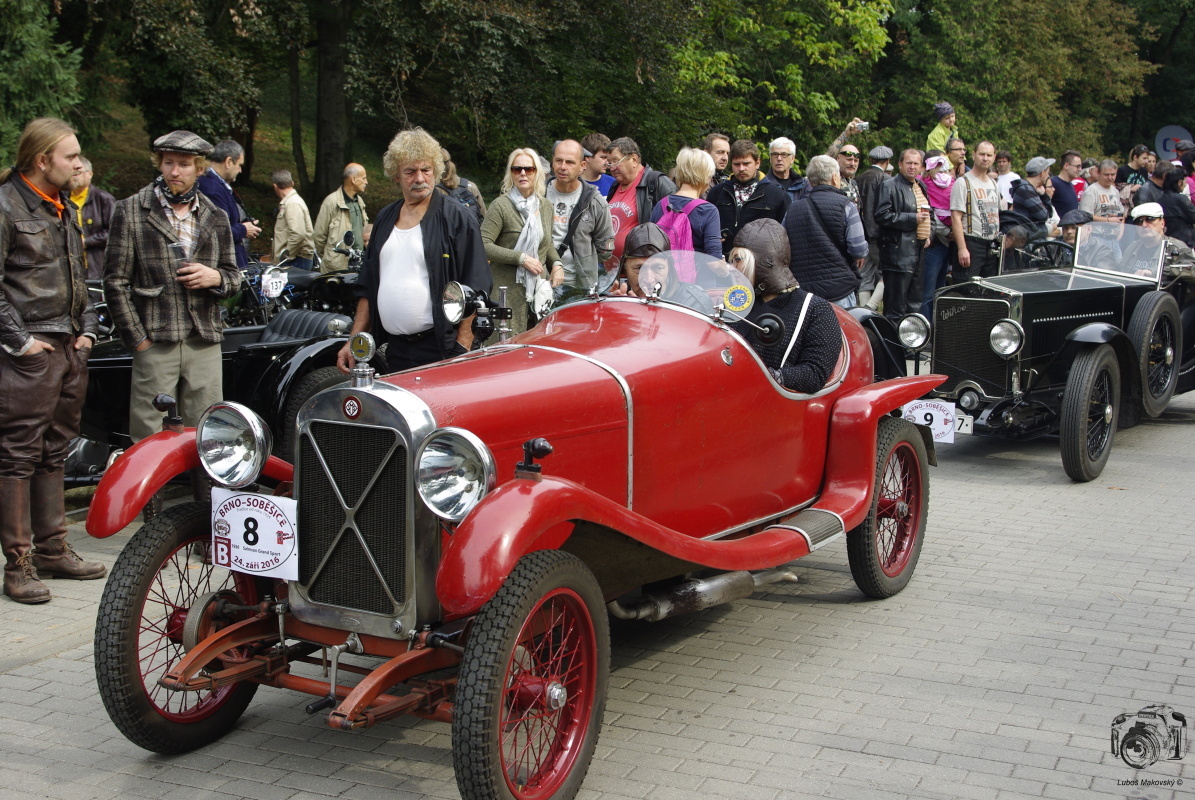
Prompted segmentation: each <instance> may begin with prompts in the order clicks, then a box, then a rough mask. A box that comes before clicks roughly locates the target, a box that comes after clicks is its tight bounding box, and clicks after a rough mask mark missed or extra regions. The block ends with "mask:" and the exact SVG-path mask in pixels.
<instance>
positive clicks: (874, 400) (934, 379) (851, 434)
mask: <svg viewBox="0 0 1195 800" xmlns="http://www.w3.org/2000/svg"><path fill="white" fill-rule="evenodd" d="M945 380H946V376H945V375H920V376H914V377H910V378H896V379H895V380H890V381H884V382H882V383H873V384H871V385H870V386H865V387H863V388H862V389H858V390H856V391H854V392H851V393H850V394H848V395H845V396H843V397H842V398H840V399H839V400H838V402H836V403H835V404H834V410H833V412H832V413H831V415H830V440H829V446H828V447H827V448H826V480H825V491H823V492H822V496H821V497H820V498H819V499H818V501H817V504H816V508H821V509H825V510H826V511H833V512H834V513H835V514H838V515H839V516H840V517H842V522H843V524H844V525H845V526H846V529H847V530H850V529H851V528H854V527H856V526H857V525H859V524H860V523H861V522H863V519H864V518H865V517H866V516H867V511H868V509H869V508H870V507H871V493H872V490H873V489H874V488H875V487H874V483H875V473H876V425H877V423H878V422H879V418H880V417H881V416H883V415H884V414H887V413H888V412H890V411H893V410H895V409H897V408H900V407H901V406H903V405H904V404H905V403H908V402H910V401H912V400H916V399H917V398H918V397H922V396H924V395H925V394H926V392H929V391H930V390H931V389H933V388H935V387H937V386H939V385H940V384H941V383H942V382H943V381H945Z"/></svg>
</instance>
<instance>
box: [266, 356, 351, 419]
mask: <svg viewBox="0 0 1195 800" xmlns="http://www.w3.org/2000/svg"><path fill="white" fill-rule="evenodd" d="M346 341H348V339H347V337H344V336H334V337H329V338H326V339H316V340H314V341H308V342H301V343H298V344H296V345H295V346H294V347H291V348H290V349H288V350H285V351H283V352H281V353H278V354H276V356H275V358H274V359H273V361H271V362H270V364H269V366H268V367H267V368H266V369H265V370H264V371H263V372H262V374H261V377H260V378H259V380H258V381H257V386H256V387H255V388H254V391H253V401H252V402H251V403H250V405H251V406H252V407H253V408H259V409H263V410H265V409H269V412H268V413H269V417H268V418H267V419H266V424H267V425H269V426H270V429H271V430H275V431H276V430H277V429H278V425H279V424H280V423H281V420H282V416H283V414H284V413H285V411H286V404H287V401H288V399H289V397H290V391H291V389H292V388H293V387H294V385H295V384H296V383H298V382H299V381H300V380H302V379H303V376H304V375H306V374H307V373H309V372H311V371H312V370H314V369H319V368H320V367H330V366H335V365H336V355H337V354H338V353H339V352H340V350H341V348H342V347H344V343H345V342H346ZM345 380H348V378H347V376H346V378H345Z"/></svg>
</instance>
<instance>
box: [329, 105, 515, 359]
mask: <svg viewBox="0 0 1195 800" xmlns="http://www.w3.org/2000/svg"><path fill="white" fill-rule="evenodd" d="M385 167H386V177H388V178H390V179H391V180H393V181H394V182H395V183H397V184H398V188H399V190H400V191H401V192H402V197H401V198H400V199H399V200H397V201H395V202H393V203H391V204H390V205H388V206H386V207H385V208H383V209H382V210H381V211H379V212H378V216H377V219H376V221H375V223H374V229H373V230H374V233H373V236H371V237H370V239H369V246H368V247H366V249H365V263H364V265H363V266H362V267H361V278H360V280H358V281H357V288H356V294H357V297H358V300H357V314H356V317H355V318H354V319H353V329H352V333H361V332H362V331H371V332H372V333H373V335H374V338H375V339H376V340H377V342H378V345H379V347H380V346H381V345H382V344H384V343H387V342H388V343H389V347H387V349H386V369H387V371H388V372H398V371H400V370H404V369H412V368H414V367H421V366H424V365H425V364H431V363H432V362H435V361H439V360H441V359H444V358H449V357H450V356H455V355H461V354H463V353H466V352H468V351H469V349H470V347H472V345H473V333H472V330H471V325H472V317H469V318H467V319H464V320H462V321H460V322H459V323H458V324H456V325H453V324H452V323H451V322H449V321H448V318H447V317H446V316H445V315H444V305H443V302H442V301H441V297H442V296H443V294H444V287H445V286H446V285H447V284H448V283H449V282H450V281H459V282H460V283H463V284H465V285H466V286H468V287H470V288H472V289H478V290H481V291H484V292H489V291H490V288H491V287H492V285H493V278H492V276H491V272H490V267H489V263H488V262H487V261H486V257H485V245H484V244H483V243H482V241H481V229H480V228H478V227H477V220H476V219H475V218H474V217H473V212H472V211H470V210H469V209H467V208H465V207H464V206H462V205H461V204H460V203H458V202H456V201H455V200H453V199H452V198H450V197H448V195H446V194H444V193H443V192H438V191H436V189H435V187H436V179H437V177H438V176H440V175H443V174H444V157H443V155H442V154H441V152H440V143H439V142H437V141H436V140H435V139H433V138H432V136H431V135H430V134H429V133H427V132H426V131H424V130H423V129H422V128H415V129H413V130H407V131H401V132H400V133H399V134H398V135H397V136H395V137H394V139H393V141H391V142H390V147H389V149H387V151H386V157H385ZM392 239H393V240H394V243H393V245H392V246H391V247H390V248H388V249H386V252H385V253H383V252H382V251H383V249H384V248H385V247H386V243H387V242H388V241H391V240H392ZM352 363H353V358H352V355H351V353H350V351H349V345H348V343H347V342H346V343H345V345H344V347H343V348H342V349H341V351H340V354H339V355H338V356H337V358H336V366H338V367H339V368H340V371H341V372H343V373H345V374H348V372H349V369H350V367H351V365H352Z"/></svg>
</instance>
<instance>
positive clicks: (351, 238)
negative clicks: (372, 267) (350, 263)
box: [342, 231, 357, 247]
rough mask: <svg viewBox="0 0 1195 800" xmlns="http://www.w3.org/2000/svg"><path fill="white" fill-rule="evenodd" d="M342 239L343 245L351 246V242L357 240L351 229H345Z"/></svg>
mask: <svg viewBox="0 0 1195 800" xmlns="http://www.w3.org/2000/svg"><path fill="white" fill-rule="evenodd" d="M342 241H343V242H344V245H345V247H352V246H353V243H354V242H356V241H357V237H356V236H354V235H353V232H352V231H345V232H344V239H343V240H342Z"/></svg>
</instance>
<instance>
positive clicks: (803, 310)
mask: <svg viewBox="0 0 1195 800" xmlns="http://www.w3.org/2000/svg"><path fill="white" fill-rule="evenodd" d="M812 301H813V294H812V293H810V292H806V293H805V303H804V304H803V305H802V306H801V316H799V317H797V327H795V328H793V335H792V338H791V339H789V340H788V349H786V350H785V351H784V358H782V359H780V366H779V367H777V369H784V364H785V362H787V361H788V357H789V356H790V355H792V352H793V345H795V344H796V343H797V337H798V336H799V335H800V334H801V328H803V327H804V326H805V314H806V312H808V311H809V304H810V302H812Z"/></svg>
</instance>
